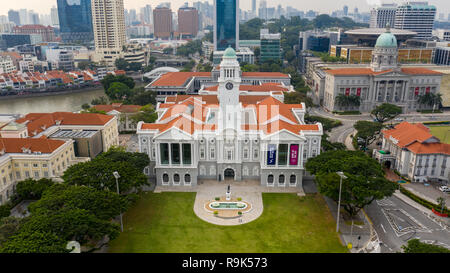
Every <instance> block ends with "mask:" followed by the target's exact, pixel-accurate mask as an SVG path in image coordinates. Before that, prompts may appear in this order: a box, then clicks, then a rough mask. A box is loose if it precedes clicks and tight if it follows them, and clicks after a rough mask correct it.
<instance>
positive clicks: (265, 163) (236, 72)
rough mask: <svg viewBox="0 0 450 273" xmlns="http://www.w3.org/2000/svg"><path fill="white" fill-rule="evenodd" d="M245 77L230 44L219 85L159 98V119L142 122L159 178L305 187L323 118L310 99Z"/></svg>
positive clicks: (142, 142) (142, 141) (145, 147)
mask: <svg viewBox="0 0 450 273" xmlns="http://www.w3.org/2000/svg"><path fill="white" fill-rule="evenodd" d="M268 76H269V78H270V74H269V75H268ZM241 83H242V78H241V71H240V66H239V63H238V62H237V58H236V54H235V52H234V50H233V49H231V48H229V49H227V50H226V52H225V53H224V57H223V61H222V63H221V64H220V75H219V78H218V86H217V88H212V89H211V90H204V93H203V92H202V94H201V95H177V96H169V97H167V98H166V99H165V102H164V103H160V104H158V106H157V110H156V111H157V113H158V116H159V118H158V120H157V121H156V122H155V123H154V124H147V123H143V122H140V123H139V124H138V126H137V134H138V137H139V149H140V151H141V152H143V153H147V154H148V155H149V158H150V161H151V163H150V166H149V167H148V168H147V170H146V171H147V174H148V175H149V176H152V177H155V178H156V182H157V185H170V186H177V185H179V186H195V185H197V181H198V179H214V180H219V181H221V180H224V179H234V180H236V181H240V180H243V179H258V180H260V181H261V185H264V186H272V187H302V177H303V174H304V166H305V162H306V161H307V159H308V158H310V157H314V156H316V155H318V154H319V153H320V145H321V136H322V134H323V129H322V125H321V124H320V123H317V124H305V122H304V115H305V104H304V103H302V104H284V103H283V102H282V101H280V99H282V96H279V97H277V96H278V94H277V93H274V92H273V91H266V92H265V93H261V94H260V93H258V95H255V94H252V93H251V91H249V90H248V89H251V88H247V87H246V88H241V86H242V85H241ZM275 85H276V84H275ZM242 89H245V90H242ZM258 92H263V91H262V90H258ZM279 92H280V93H283V92H282V91H279ZM286 92H289V90H286Z"/></svg>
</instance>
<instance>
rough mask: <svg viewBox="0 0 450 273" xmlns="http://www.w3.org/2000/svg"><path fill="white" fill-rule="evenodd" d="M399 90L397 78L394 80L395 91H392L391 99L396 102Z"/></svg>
mask: <svg viewBox="0 0 450 273" xmlns="http://www.w3.org/2000/svg"><path fill="white" fill-rule="evenodd" d="M396 92H397V80H395V81H394V91H393V92H392V97H391V101H393V102H396V101H395V93H396Z"/></svg>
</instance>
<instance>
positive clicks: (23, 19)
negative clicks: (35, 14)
mask: <svg viewBox="0 0 450 273" xmlns="http://www.w3.org/2000/svg"><path fill="white" fill-rule="evenodd" d="M19 17H20V24H21V25H28V24H29V22H30V20H29V18H28V11H27V9H20V10H19Z"/></svg>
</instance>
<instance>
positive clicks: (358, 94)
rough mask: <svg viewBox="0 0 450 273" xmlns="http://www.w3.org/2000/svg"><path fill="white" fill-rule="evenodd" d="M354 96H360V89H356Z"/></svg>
mask: <svg viewBox="0 0 450 273" xmlns="http://www.w3.org/2000/svg"><path fill="white" fill-rule="evenodd" d="M356 95H357V96H358V97H359V96H361V88H358V89H356Z"/></svg>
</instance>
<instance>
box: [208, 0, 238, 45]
mask: <svg viewBox="0 0 450 273" xmlns="http://www.w3.org/2000/svg"><path fill="white" fill-rule="evenodd" d="M228 47H232V48H234V49H235V50H236V49H238V48H239V0H214V50H219V51H221V50H226V49H227V48H228Z"/></svg>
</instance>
